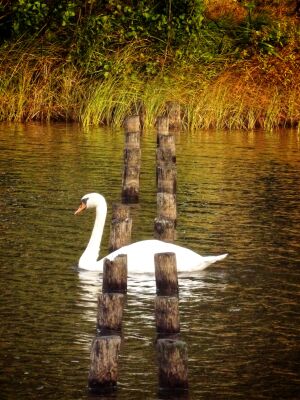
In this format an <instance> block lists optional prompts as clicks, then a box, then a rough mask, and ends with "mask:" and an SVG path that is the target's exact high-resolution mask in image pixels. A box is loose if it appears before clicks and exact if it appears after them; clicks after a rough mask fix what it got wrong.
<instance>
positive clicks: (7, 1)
mask: <svg viewBox="0 0 300 400" xmlns="http://www.w3.org/2000/svg"><path fill="white" fill-rule="evenodd" d="M299 21H300V18H299V1H295V0H286V1H283V0H280V1H279V0H273V1H270V0H252V1H237V0H185V1H179V0H173V1H172V0H169V1H153V0H151V1H130V0H125V1H118V0H106V1H95V0H76V1H69V0H2V2H1V4H0V50H1V58H0V121H32V120H39V121H50V120H53V121H55V120H66V121H79V122H81V123H82V124H83V125H85V126H88V125H91V124H110V125H115V126H119V125H121V123H122V121H123V120H124V117H125V116H126V115H128V114H130V113H143V115H144V117H145V125H146V126H147V125H148V126H151V125H153V124H154V121H155V118H156V117H157V116H158V115H161V114H163V113H165V112H167V109H168V104H169V103H170V102H175V103H179V104H180V106H181V112H182V118H183V123H184V126H185V127H186V128H188V129H197V128H230V129H237V128H238V129H240V128H243V129H252V128H256V127H262V128H267V129H271V128H275V127H279V126H287V127H295V126H298V127H299V121H300V96H299V93H300V91H299V89H300V74H299V61H300V57H299V37H300V31H299Z"/></svg>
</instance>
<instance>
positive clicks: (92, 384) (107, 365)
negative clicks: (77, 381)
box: [88, 336, 121, 392]
mask: <svg viewBox="0 0 300 400" xmlns="http://www.w3.org/2000/svg"><path fill="white" fill-rule="evenodd" d="M120 346H121V338H120V336H96V337H95V338H94V340H93V343H92V349H91V363H90V371H89V376H88V384H89V388H90V390H91V391H93V392H103V391H107V390H111V389H113V388H115V387H116V385H117V379H118V356H119V351H120Z"/></svg>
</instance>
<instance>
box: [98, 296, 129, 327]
mask: <svg viewBox="0 0 300 400" xmlns="http://www.w3.org/2000/svg"><path fill="white" fill-rule="evenodd" d="M124 301H125V299H124V294H121V293H101V294H100V295H99V297H98V313H97V329H98V330H99V331H100V332H101V334H105V333H107V332H111V331H115V332H118V331H121V329H122V318H123V308H124Z"/></svg>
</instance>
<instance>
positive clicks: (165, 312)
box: [154, 296, 180, 336]
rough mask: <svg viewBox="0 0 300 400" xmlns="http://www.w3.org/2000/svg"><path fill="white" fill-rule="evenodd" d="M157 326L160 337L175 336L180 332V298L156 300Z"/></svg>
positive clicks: (158, 297) (161, 297)
mask: <svg viewBox="0 0 300 400" xmlns="http://www.w3.org/2000/svg"><path fill="white" fill-rule="evenodd" d="M154 306H155V324H156V332H157V333H158V335H164V336H165V335H166V336H169V335H174V334H177V333H179V332H180V321H179V307H178V297H170V296H157V297H156V298H155V303H154Z"/></svg>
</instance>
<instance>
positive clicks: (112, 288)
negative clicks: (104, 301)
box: [102, 254, 127, 293]
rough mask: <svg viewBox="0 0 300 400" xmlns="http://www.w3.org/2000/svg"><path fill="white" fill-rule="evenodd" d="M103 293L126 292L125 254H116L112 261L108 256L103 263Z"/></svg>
mask: <svg viewBox="0 0 300 400" xmlns="http://www.w3.org/2000/svg"><path fill="white" fill-rule="evenodd" d="M102 292H103V293H126V292H127V256H126V254H120V255H118V256H117V257H116V258H115V259H114V260H113V261H110V260H109V259H108V258H106V259H105V260H104V264H103V279H102Z"/></svg>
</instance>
